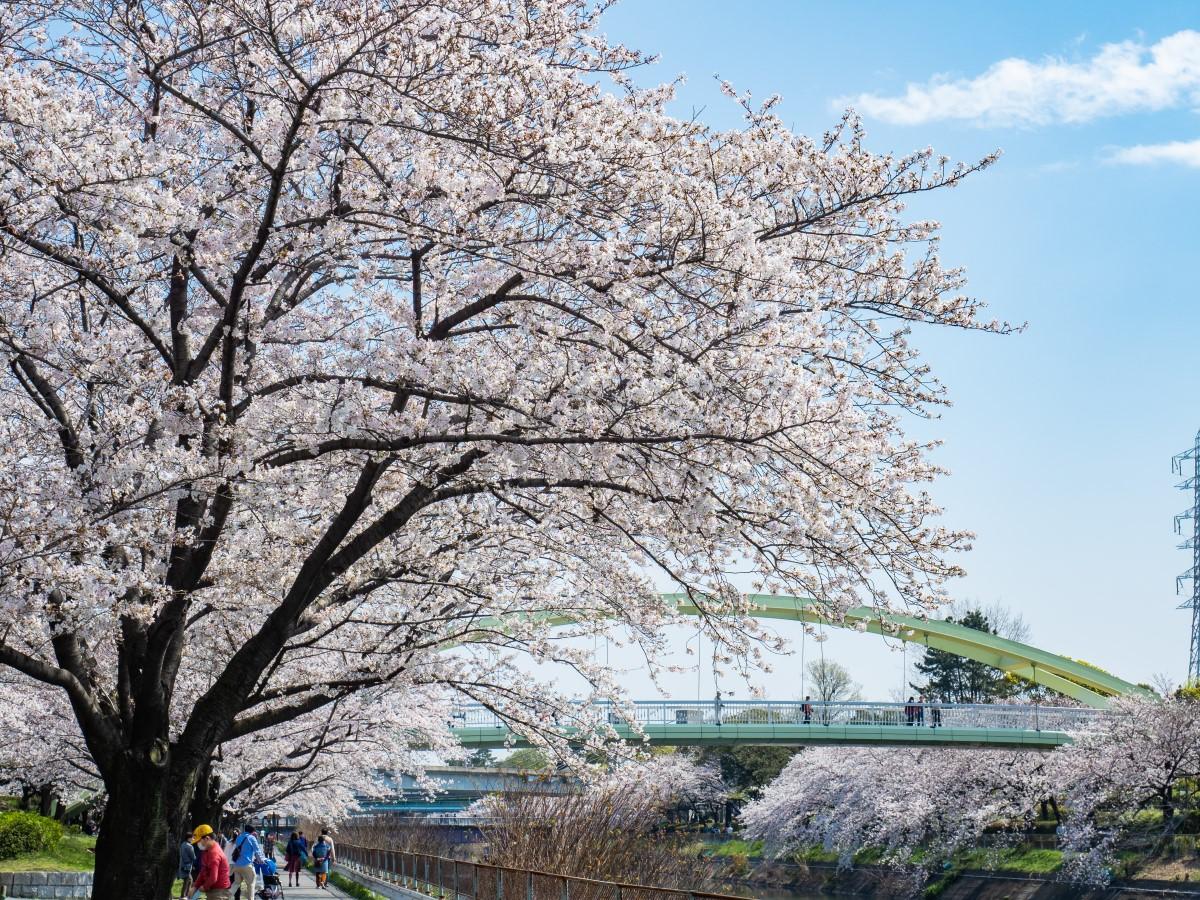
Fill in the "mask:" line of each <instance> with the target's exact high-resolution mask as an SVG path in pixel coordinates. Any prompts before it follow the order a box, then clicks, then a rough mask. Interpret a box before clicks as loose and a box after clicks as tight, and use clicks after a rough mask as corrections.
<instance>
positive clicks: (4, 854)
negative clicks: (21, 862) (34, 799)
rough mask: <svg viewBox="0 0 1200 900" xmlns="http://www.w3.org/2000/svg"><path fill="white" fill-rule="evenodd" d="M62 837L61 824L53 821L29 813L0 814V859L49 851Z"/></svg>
mask: <svg viewBox="0 0 1200 900" xmlns="http://www.w3.org/2000/svg"><path fill="white" fill-rule="evenodd" d="M62 836H63V827H62V824H61V823H59V822H56V821H54V820H53V819H47V818H45V817H43V816H39V815H37V814H36V813H30V812H7V813H0V859H12V858H13V857H15V856H20V855H21V854H23V853H41V852H43V851H45V850H51V849H53V848H54V847H56V846H58V842H59V841H60V840H62Z"/></svg>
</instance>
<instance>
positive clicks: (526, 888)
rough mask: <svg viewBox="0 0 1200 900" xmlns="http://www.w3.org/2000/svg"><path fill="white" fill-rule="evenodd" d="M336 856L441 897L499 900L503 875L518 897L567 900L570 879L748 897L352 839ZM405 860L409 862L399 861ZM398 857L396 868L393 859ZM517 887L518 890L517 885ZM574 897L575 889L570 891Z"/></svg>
mask: <svg viewBox="0 0 1200 900" xmlns="http://www.w3.org/2000/svg"><path fill="white" fill-rule="evenodd" d="M337 846H338V857H339V860H338V861H339V863H341V864H343V865H344V864H345V863H346V862H350V863H351V864H352V865H353V867H354V868H356V869H357V870H358V871H361V872H363V873H364V874H367V875H372V876H373V877H382V880H385V881H392V882H395V883H399V884H402V885H406V886H411V887H417V888H421V887H424V888H436V889H437V890H438V892H439V894H441V895H442V896H443V897H446V896H447V894H446V891H447V887H449V888H450V890H451V892H450V894H449V898H450V900H504V898H506V897H508V896H509V895H510V894H511V893H512V891H511V890H509V891H508V892H507V893H506V891H505V877H504V876H505V875H506V874H509V875H513V876H516V877H517V878H518V879H519V880H518V881H517V882H516V883H515V887H516V888H517V890H518V891H519V892H520V893H522V894H523V895H524V900H543V898H546V900H549V898H553V900H570V896H571V890H570V886H571V885H572V884H575V885H580V886H582V887H591V888H600V889H608V890H609V891H610V892H612V894H613V896H615V898H616V900H623V897H622V895H623V894H624V893H627V892H634V895H635V896H637V895H640V894H645V893H653V894H668V895H671V896H675V897H686V898H689V900H749V898H747V897H741V896H739V895H737V894H718V893H713V892H711V891H693V890H686V889H684V888H669V887H657V886H655V885H649V884H634V883H631V882H624V881H605V880H602V879H598V878H585V877H583V876H581V875H563V874H560V873H557V872H543V871H541V870H539V869H519V868H514V867H512V866H498V865H495V864H493V863H482V862H467V861H465V860H459V859H453V858H451V857H447V856H437V855H435V854H432V853H414V852H411V851H408V850H394V849H390V848H387V847H363V846H359V845H357V844H349V843H345V842H343V841H342V840H341V839H339V840H338V844H337ZM406 860H408V861H409V862H410V863H411V864H410V865H409V866H407V867H406V866H405V861H406ZM422 860H423V861H424V862H425V865H424V866H423V867H420V868H423V869H424V876H423V877H422V876H421V875H420V874H419V873H418V869H419V867H418V866H417V863H418V862H420V861H422ZM397 861H399V863H400V865H399V867H397V866H396V862H397ZM431 862H433V863H436V866H434V867H433V869H434V872H436V879H437V880H436V881H431V880H430V878H431V876H433V874H434V873H433V872H431V871H430V868H431V867H430V865H429V863H431ZM460 867H467V868H468V869H469V870H471V871H473V877H472V878H471V879H470V889H471V892H470V893H464V891H463V890H462V888H463V887H466V885H464V884H463V883H461V880H460V879H459V869H460ZM447 868H449V869H450V871H451V874H452V884H451V885H449V886H447V885H446V883H445V881H446V879H445V874H446V871H445V870H446V869H447ZM480 870H483V871H486V872H489V873H494V874H495V875H497V876H498V877H496V878H493V879H492V881H493V890H492V891H488V892H486V896H485V893H484V892H481V891H480V889H479V871H480ZM535 879H550V880H551V882H552V883H554V884H556V885H558V886H559V887H558V889H557V890H555V891H554V892H552V893H547V892H538V891H536V890H535ZM508 884H509V885H514V882H513V881H512V880H509V881H508ZM522 888H523V890H521V889H522ZM576 896H577V897H578V896H579V895H578V893H577V894H576Z"/></svg>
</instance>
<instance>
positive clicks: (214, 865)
mask: <svg viewBox="0 0 1200 900" xmlns="http://www.w3.org/2000/svg"><path fill="white" fill-rule="evenodd" d="M192 843H193V844H195V845H196V846H197V847H198V848H199V849H200V873H199V874H198V875H197V876H196V881H195V884H193V885H192V887H193V888H194V889H195V892H196V894H199V893H200V892H201V891H203V892H204V896H205V897H206V898H208V900H231V898H232V896H233V894H232V893H231V892H230V890H229V883H230V882H229V860H227V859H226V858H225V854H224V853H223V852H222V851H221V845H220V844H218V843H217V839H216V838H215V837H214V836H213V830H212V828H211V827H209V826H208V825H197V826H196V830H195V831H193V832H192ZM193 896H195V895H193Z"/></svg>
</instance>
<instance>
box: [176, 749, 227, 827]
mask: <svg viewBox="0 0 1200 900" xmlns="http://www.w3.org/2000/svg"><path fill="white" fill-rule="evenodd" d="M224 813H225V810H224V809H223V808H222V807H221V777H220V776H219V775H214V774H213V771H212V764H211V763H207V764H206V765H205V766H204V768H202V769H201V770H200V774H199V775H198V776H196V790H195V791H194V792H193V794H192V802H191V804H190V805H189V806H188V814H187V821H186V822H184V825H185V826H189V827H192V828H195V827H196V826H197V825H209V826H211V827H212V828H213V830H214V831H219V830H220V829H221V825H222V824H223V822H222V819H223V818H224Z"/></svg>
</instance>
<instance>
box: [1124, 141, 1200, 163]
mask: <svg viewBox="0 0 1200 900" xmlns="http://www.w3.org/2000/svg"><path fill="white" fill-rule="evenodd" d="M1109 158H1110V159H1111V160H1112V161H1113V162H1118V163H1128V164H1130V165H1135V166H1148V165H1154V164H1155V163H1175V164H1177V165H1182V166H1190V167H1191V168H1194V169H1200V140H1195V141H1171V142H1170V143H1167V144H1138V145H1137V146H1136V147H1124V148H1122V149H1120V150H1117V151H1116V152H1115V153H1113V155H1112V156H1111V157H1109Z"/></svg>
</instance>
